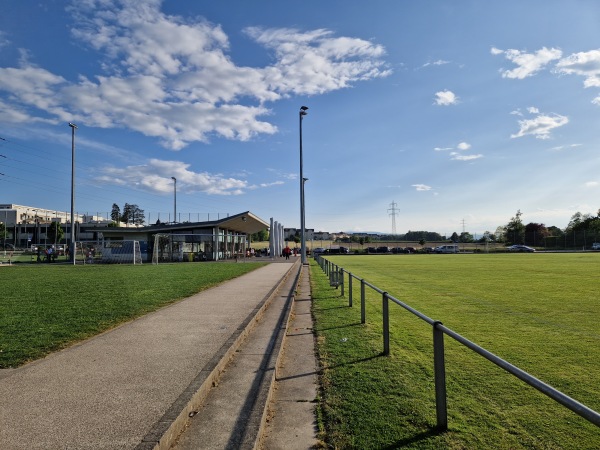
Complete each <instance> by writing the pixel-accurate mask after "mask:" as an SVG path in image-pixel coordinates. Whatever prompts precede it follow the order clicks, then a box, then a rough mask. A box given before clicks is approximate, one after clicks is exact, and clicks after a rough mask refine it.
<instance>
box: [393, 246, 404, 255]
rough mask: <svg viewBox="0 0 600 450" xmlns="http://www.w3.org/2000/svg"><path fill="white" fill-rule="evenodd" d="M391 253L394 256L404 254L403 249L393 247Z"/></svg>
mask: <svg viewBox="0 0 600 450" xmlns="http://www.w3.org/2000/svg"><path fill="white" fill-rule="evenodd" d="M392 253H394V254H400V253H404V249H403V248H402V247H394V248H393V249H392Z"/></svg>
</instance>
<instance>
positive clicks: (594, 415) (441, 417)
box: [315, 255, 600, 430]
mask: <svg viewBox="0 0 600 450" xmlns="http://www.w3.org/2000/svg"><path fill="white" fill-rule="evenodd" d="M315 258H316V260H317V262H318V264H319V266H320V267H321V269H322V270H323V272H325V274H326V275H327V276H328V277H329V284H330V285H331V286H334V287H335V288H336V289H337V288H338V287H339V288H340V289H341V295H342V296H344V295H345V287H344V285H345V278H346V276H345V274H348V306H349V307H352V306H353V289H352V280H357V281H359V282H360V320H361V323H363V324H364V323H366V295H365V292H366V288H367V287H369V288H370V289H373V290H374V291H375V292H378V293H379V294H381V296H382V313H383V324H382V325H383V354H384V355H389V354H390V312H389V304H390V301H392V302H393V303H395V304H397V305H398V306H401V307H402V308H404V309H405V310H407V311H408V312H410V313H412V314H414V315H415V316H417V317H418V318H419V319H421V320H423V321H425V322H427V323H428V324H429V325H431V327H432V329H433V367H434V383H435V404H436V419H437V427H438V429H440V430H447V429H448V413H447V404H446V365H445V360H444V354H445V351H444V335H448V336H449V337H451V338H452V339H454V340H456V341H457V342H459V343H460V344H462V345H464V346H465V347H467V348H469V349H471V350H472V351H474V352H475V353H477V354H479V355H481V356H483V357H484V358H485V359H487V360H488V361H490V362H492V363H494V364H495V365H497V366H499V367H501V368H502V369H504V370H506V371H507V372H508V373H510V374H511V375H514V376H516V377H517V378H519V379H520V380H522V381H524V382H525V383H527V384H529V385H530V386H532V387H534V388H535V389H537V390H538V391H540V392H541V393H543V394H545V395H547V396H548V397H550V398H551V399H553V400H555V401H556V402H558V403H560V404H561V405H563V406H565V407H567V408H569V409H570V410H571V411H573V412H575V413H576V414H578V415H580V416H581V417H583V418H584V419H586V420H587V421H589V422H591V423H593V424H594V425H596V426H598V427H600V413H598V412H596V411H594V410H592V409H590V408H588V407H587V406H585V405H583V404H581V403H579V402H578V401H577V400H574V399H572V398H571V397H569V396H567V395H566V394H563V393H562V392H560V391H558V390H557V389H555V388H553V387H552V386H550V385H548V384H546V383H544V382H543V381H541V380H539V379H537V378H535V377H534V376H532V375H530V374H529V373H527V372H525V371H524V370H522V369H519V368H518V367H516V366H514V365H512V364H511V363H509V362H508V361H505V360H503V359H502V358H500V357H498V356H496V355H494V354H493V353H491V352H489V351H487V350H486V349H484V348H483V347H480V346H478V345H477V344H475V343H473V342H471V341H469V340H468V339H466V338H464V337H463V336H461V335H460V334H458V333H456V332H454V331H453V330H451V329H450V328H447V327H445V326H444V325H443V324H442V322H440V321H439V320H434V319H431V318H430V317H428V316H426V315H425V314H423V313H421V312H419V311H417V310H416V309H414V308H412V307H410V306H409V305H407V304H406V303H404V302H401V301H400V300H398V299H396V298H394V297H392V296H391V295H389V294H388V293H387V292H385V291H384V290H382V289H380V288H378V287H377V286H374V285H372V284H371V283H368V282H367V281H365V280H364V279H362V278H359V277H357V276H356V275H354V274H353V273H351V272H349V271H347V270H345V269H344V268H341V267H339V266H338V265H336V264H333V263H332V262H331V261H329V260H327V259H325V258H323V257H322V256H320V255H319V256H316V257H315Z"/></svg>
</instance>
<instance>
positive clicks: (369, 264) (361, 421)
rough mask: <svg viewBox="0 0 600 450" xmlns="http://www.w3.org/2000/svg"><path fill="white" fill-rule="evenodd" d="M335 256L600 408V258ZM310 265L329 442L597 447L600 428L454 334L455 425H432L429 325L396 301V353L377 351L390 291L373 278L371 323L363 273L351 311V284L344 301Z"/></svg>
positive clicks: (450, 354) (449, 356)
mask: <svg viewBox="0 0 600 450" xmlns="http://www.w3.org/2000/svg"><path fill="white" fill-rule="evenodd" d="M329 259H330V260H331V261H333V262H335V263H336V264H338V265H340V266H341V267H344V268H345V269H347V270H349V271H351V272H353V273H354V274H356V275H357V276H359V277H361V278H364V279H365V280H366V281H368V282H369V283H372V284H374V285H376V286H378V287H379V288H381V289H383V290H386V291H388V292H389V293H390V295H392V296H394V297H395V298H397V299H399V300H402V301H404V302H406V303H408V304H409V305H410V306H412V307H414V308H416V309H418V310H419V311H421V312H423V313H424V314H426V315H428V316H429V317H431V318H434V319H437V320H441V321H442V322H443V323H444V325H446V326H447V327H449V328H451V329H453V330H455V331H457V332H458V333H460V334H462V335H463V336H465V337H466V338H468V339H470V340H472V341H474V342H475V343H477V344H479V345H481V346H483V347H485V348H486V349H488V350H490V351H492V352H494V353H496V354H497V355H498V356H500V357H502V358H504V359H507V360H508V361H509V362H511V363H513V364H515V365H517V366H519V367H521V368H522V369H524V370H526V371H528V372H530V373H531V374H532V375H534V376H536V377H538V378H540V379H541V380H542V381H544V382H547V383H549V384H551V385H553V386H554V387H556V388H557V389H559V390H561V391H563V392H565V393H566V394H567V395H570V396H572V397H573V398H575V399H577V400H579V401H581V402H582V403H584V404H586V405H587V406H589V407H591V408H593V409H595V410H600V388H599V383H598V380H600V365H599V364H598V361H599V359H600V345H599V344H600V334H599V333H600V332H599V331H598V327H597V319H598V312H597V311H598V296H597V293H596V292H597V273H598V268H599V265H600V255H596V254H527V255H385V256H339V257H330V258H329ZM313 268H314V269H315V270H313V275H314V276H313V282H314V284H315V290H314V292H313V297H314V300H315V302H314V313H315V318H316V330H317V335H318V339H319V349H320V352H321V358H322V363H323V364H324V365H325V366H326V367H330V369H327V370H325V372H324V375H323V377H322V379H323V382H324V386H325V389H324V393H323V400H324V401H323V404H322V406H323V408H322V410H321V413H322V414H323V424H324V425H323V426H324V427H325V428H326V429H327V436H328V439H329V440H330V441H329V443H330V444H331V445H333V446H337V447H338V448H396V447H394V446H399V448H400V447H401V448H511V449H512V448H572V449H582V448H600V429H599V428H598V427H596V426H594V425H591V424H589V423H587V422H586V421H585V420H583V419H581V418H579V417H578V416H577V415H575V414H574V413H572V412H570V411H569V410H567V409H566V408H563V407H562V406H560V405H558V404H556V403H555V402H553V401H552V400H550V399H548V398H547V397H546V396H544V395H543V394H540V393H538V392H537V391H535V390H534V389H533V388H529V387H528V386H527V385H525V384H524V383H523V382H521V381H519V380H517V379H516V378H514V377H512V376H511V375H509V374H507V373H506V372H504V371H503V370H502V369H500V368H497V367H496V366H494V365H493V364H491V363H489V362H487V361H486V360H485V359H483V358H482V357H480V356H478V355H476V354H475V353H473V352H471V351H470V350H468V349H465V348H464V347H463V346H461V345H460V344H458V343H456V342H455V341H453V340H452V339H450V338H449V337H446V339H445V342H446V361H447V378H448V408H449V422H450V431H449V432H448V433H444V434H441V435H438V434H436V433H435V431H434V427H435V405H434V391H433V389H434V388H433V363H432V358H433V355H432V331H431V327H430V326H429V325H427V324H426V323H425V322H423V321H421V320H419V319H417V318H416V317H414V316H413V315H411V314H410V313H408V312H406V311H404V310H403V309H402V308H400V307H399V306H398V305H394V304H390V315H391V353H392V354H391V356H390V357H382V356H380V352H381V350H382V337H381V328H382V327H381V295H379V294H377V293H375V292H374V291H372V290H371V289H368V288H367V297H368V304H367V324H366V325H360V306H359V303H360V302H359V299H360V283H359V282H358V281H356V280H354V291H353V294H354V295H353V296H354V305H355V306H354V307H353V308H348V307H347V306H346V305H347V294H346V298H340V297H339V293H340V291H339V290H335V289H331V288H330V287H329V286H328V283H327V280H326V279H325V277H324V275H322V274H321V273H320V272H321V270H320V268H318V267H316V268H315V267H314V266H313ZM346 283H347V280H346ZM346 287H347V284H346ZM373 422H375V423H373ZM366 424H370V425H369V426H366ZM369 427H370V428H369ZM370 429H373V430H385V432H381V433H379V432H371V431H369V430H370ZM390 446H391V447H390Z"/></svg>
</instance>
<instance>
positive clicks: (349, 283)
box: [348, 272, 352, 308]
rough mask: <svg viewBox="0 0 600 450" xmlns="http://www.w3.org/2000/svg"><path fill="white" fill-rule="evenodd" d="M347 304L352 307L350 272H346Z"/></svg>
mask: <svg viewBox="0 0 600 450" xmlns="http://www.w3.org/2000/svg"><path fill="white" fill-rule="evenodd" d="M348 306H349V307H350V308H352V274H351V273H350V272H348Z"/></svg>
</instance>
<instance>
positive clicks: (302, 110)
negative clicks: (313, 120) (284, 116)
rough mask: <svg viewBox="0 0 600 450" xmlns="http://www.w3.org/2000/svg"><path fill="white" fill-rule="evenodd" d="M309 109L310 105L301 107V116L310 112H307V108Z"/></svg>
mask: <svg viewBox="0 0 600 450" xmlns="http://www.w3.org/2000/svg"><path fill="white" fill-rule="evenodd" d="M307 109H308V106H301V107H300V115H301V116H305V115H307V114H308V113H307V112H306V110H307Z"/></svg>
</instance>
